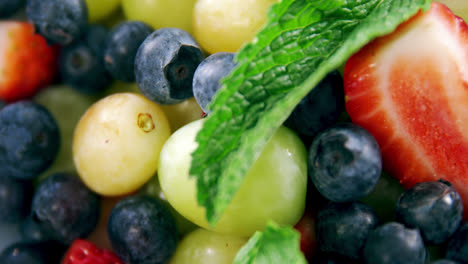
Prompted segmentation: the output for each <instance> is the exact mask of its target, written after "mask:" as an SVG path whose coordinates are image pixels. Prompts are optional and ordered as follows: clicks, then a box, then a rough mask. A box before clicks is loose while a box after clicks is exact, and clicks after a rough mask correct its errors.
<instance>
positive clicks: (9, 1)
mask: <svg viewBox="0 0 468 264" xmlns="http://www.w3.org/2000/svg"><path fill="white" fill-rule="evenodd" d="M25 2H26V0H0V18H7V17H9V16H11V15H13V14H14V13H15V12H16V11H18V10H19V9H20V8H21V7H23V6H24V3H25Z"/></svg>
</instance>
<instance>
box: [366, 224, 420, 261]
mask: <svg viewBox="0 0 468 264" xmlns="http://www.w3.org/2000/svg"><path fill="white" fill-rule="evenodd" d="M426 256H427V252H426V248H425V247H424V242H423V239H422V237H421V234H420V233H419V231H418V230H417V229H410V228H406V227H405V226H404V225H402V224H400V223H396V222H389V223H386V224H384V225H382V226H379V227H377V228H376V229H374V230H373V231H371V232H370V234H369V236H368V237H367V241H366V244H365V246H364V260H365V263H368V264H377V263H378V264H410V263H411V264H424V263H425V261H426Z"/></svg>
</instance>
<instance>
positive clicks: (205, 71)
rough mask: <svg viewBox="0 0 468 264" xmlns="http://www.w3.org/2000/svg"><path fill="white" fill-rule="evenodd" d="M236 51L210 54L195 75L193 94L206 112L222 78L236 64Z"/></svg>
mask: <svg viewBox="0 0 468 264" xmlns="http://www.w3.org/2000/svg"><path fill="white" fill-rule="evenodd" d="M235 55H236V54H235V53H231V52H218V53H215V54H212V55H210V56H208V57H207V58H206V59H204V60H203V61H202V62H201V63H200V65H198V67H197V69H196V70H195V73H194V75H193V96H194V97H195V100H197V103H198V104H199V105H200V107H201V108H202V109H203V111H204V112H205V113H209V112H210V111H209V110H208V108H207V107H206V106H207V105H208V104H209V103H210V102H211V99H212V98H213V96H214V95H215V94H216V92H217V91H218V90H219V89H221V83H220V80H221V78H223V77H225V76H227V75H228V74H229V73H230V72H231V71H232V69H234V67H235V66H236V63H235V62H234V57H235Z"/></svg>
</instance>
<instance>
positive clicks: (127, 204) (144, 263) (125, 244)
mask: <svg viewBox="0 0 468 264" xmlns="http://www.w3.org/2000/svg"><path fill="white" fill-rule="evenodd" d="M107 231H108V235H109V239H110V241H111V244H112V248H113V249H114V251H115V252H116V253H117V254H118V255H119V256H120V258H122V260H123V261H124V262H125V263H128V264H136V263H138V264H162V263H167V261H168V260H169V258H170V257H171V256H172V254H173V253H174V251H175V248H176V246H177V241H178V234H177V230H176V223H175V220H174V218H173V216H172V215H171V213H170V211H169V209H168V208H167V207H166V205H165V204H164V203H163V202H162V201H159V200H157V199H155V198H152V197H149V196H133V197H128V198H125V199H123V200H121V201H119V202H118V203H117V204H116V206H115V207H114V208H113V209H112V211H111V214H110V216H109V222H108V225H107Z"/></svg>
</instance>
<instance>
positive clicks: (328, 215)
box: [316, 202, 379, 259]
mask: <svg viewBox="0 0 468 264" xmlns="http://www.w3.org/2000/svg"><path fill="white" fill-rule="evenodd" d="M378 222H379V220H378V217H377V215H376V213H375V212H374V210H373V209H372V208H371V207H369V206H367V205H365V204H363V203H360V202H354V203H334V202H330V203H328V204H327V206H325V207H324V208H322V209H321V210H320V211H319V212H318V217H317V226H316V232H317V243H318V245H319V247H320V250H322V251H324V252H332V253H338V254H341V255H343V256H346V257H349V258H351V259H360V258H361V257H362V249H363V248H364V243H365V242H366V239H367V236H368V234H369V232H370V231H371V230H373V229H374V228H375V227H376V226H377V224H378Z"/></svg>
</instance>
